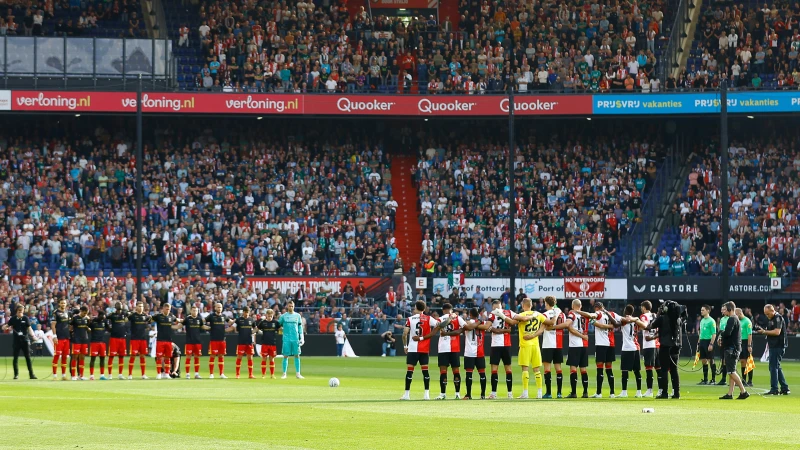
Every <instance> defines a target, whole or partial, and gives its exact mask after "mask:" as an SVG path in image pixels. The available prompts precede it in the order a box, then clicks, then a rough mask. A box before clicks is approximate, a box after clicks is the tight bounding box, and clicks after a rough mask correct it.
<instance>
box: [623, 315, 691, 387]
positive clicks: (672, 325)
mask: <svg viewBox="0 0 800 450" xmlns="http://www.w3.org/2000/svg"><path fill="white" fill-rule="evenodd" d="M660 301H661V306H659V308H658V315H657V316H656V318H655V319H653V320H652V321H651V322H649V323H645V322H643V321H642V320H641V319H634V318H632V317H628V318H627V319H628V320H630V321H632V322H634V323H636V325H638V326H639V328H641V329H643V330H654V329H658V340H659V342H660V343H661V349H660V351H659V353H658V360H659V362H660V365H661V368H660V369H659V371H658V389H659V391H660V392H661V394H660V395H658V396H657V397H656V398H657V399H668V398H669V394H668V392H669V390H668V387H669V381H668V379H667V376H668V375H669V377H670V378H671V379H672V390H673V392H672V398H673V399H676V400H677V399H679V398H681V380H680V375H679V374H678V365H677V362H678V358H679V357H680V352H681V345H682V343H683V340H682V335H681V328H682V323H683V321H684V320H686V309H685V308H684V307H683V306H681V305H679V304H677V303H675V302H674V301H672V300H667V301H663V300H660Z"/></svg>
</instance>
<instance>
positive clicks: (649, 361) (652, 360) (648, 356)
mask: <svg viewBox="0 0 800 450" xmlns="http://www.w3.org/2000/svg"><path fill="white" fill-rule="evenodd" d="M639 308H640V309H641V312H642V314H641V315H640V316H639V320H640V321H641V322H642V324H641V325H638V327H639V329H640V330H642V358H643V359H644V370H645V374H646V376H647V391H646V392H645V393H644V396H645V397H652V396H653V369H655V370H656V372H658V371H659V370H660V369H661V364H660V363H659V362H658V361H659V358H658V351H659V347H660V346H661V343H660V342H659V341H658V329H657V328H656V329H651V330H648V329H647V326H648V325H649V324H650V323H651V322H653V321H654V320H655V319H656V315H655V314H654V313H653V312H652V309H653V304H652V303H650V300H645V301H643V302H642V304H641V306H640V307H639ZM712 376H713V375H712ZM659 394H660V392H659Z"/></svg>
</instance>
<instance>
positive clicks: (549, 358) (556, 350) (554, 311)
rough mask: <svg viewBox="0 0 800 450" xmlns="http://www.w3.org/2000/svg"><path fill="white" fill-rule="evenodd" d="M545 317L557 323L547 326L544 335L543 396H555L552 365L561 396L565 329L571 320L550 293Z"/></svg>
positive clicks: (545, 301)
mask: <svg viewBox="0 0 800 450" xmlns="http://www.w3.org/2000/svg"><path fill="white" fill-rule="evenodd" d="M544 307H545V310H546V311H545V313H544V315H545V317H547V319H549V320H553V321H554V322H555V325H553V326H549V327H546V328H545V330H544V334H543V335H542V359H543V362H544V385H545V394H544V396H542V398H553V394H552V392H551V388H550V386H551V385H552V383H551V381H552V379H551V373H550V366H551V365H553V366H555V369H556V388H557V393H556V396H557V397H558V398H561V397H562V395H561V386H562V384H563V378H562V375H561V364H562V363H563V362H564V351H563V347H564V336H563V334H564V329H566V328H569V326H570V325H571V324H572V321H571V320H568V319H566V318H565V316H564V313H562V312H561V310H560V309H558V307H557V306H556V298H555V297H553V296H552V295H548V296H547V297H545V298H544Z"/></svg>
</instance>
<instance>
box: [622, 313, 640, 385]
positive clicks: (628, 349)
mask: <svg viewBox="0 0 800 450" xmlns="http://www.w3.org/2000/svg"><path fill="white" fill-rule="evenodd" d="M633 311H634V307H633V305H627V306H626V307H625V310H624V312H623V315H624V317H622V318H621V319H620V323H622V360H621V361H620V368H621V369H622V392H620V394H619V396H620V397H621V398H627V397H628V374H629V373H630V372H631V371H633V376H634V377H636V398H641V397H642V362H641V361H640V359H641V355H640V350H641V347H640V346H639V339H638V338H637V335H638V334H639V332H638V328H637V327H636V320H635V319H633V318H631V316H632V315H633Z"/></svg>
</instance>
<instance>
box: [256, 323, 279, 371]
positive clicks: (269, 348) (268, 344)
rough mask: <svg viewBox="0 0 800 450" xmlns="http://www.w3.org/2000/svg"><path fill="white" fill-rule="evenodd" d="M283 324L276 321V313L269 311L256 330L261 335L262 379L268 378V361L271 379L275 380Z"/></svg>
mask: <svg viewBox="0 0 800 450" xmlns="http://www.w3.org/2000/svg"><path fill="white" fill-rule="evenodd" d="M280 327H281V324H280V322H278V321H277V320H275V311H273V310H271V309H268V310H267V315H266V317H264V318H263V319H261V320H259V321H258V324H257V325H256V328H258V331H259V332H260V333H261V378H266V376H267V360H269V377H270V378H272V379H274V378H275V356H276V355H277V351H276V348H277V347H276V346H277V345H278V343H277V341H278V336H277V335H278V329H280Z"/></svg>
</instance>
